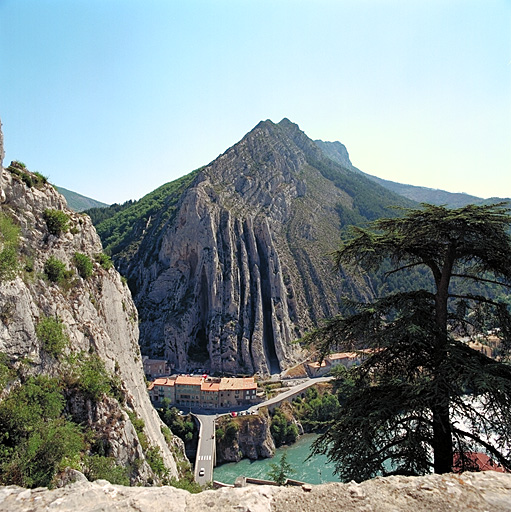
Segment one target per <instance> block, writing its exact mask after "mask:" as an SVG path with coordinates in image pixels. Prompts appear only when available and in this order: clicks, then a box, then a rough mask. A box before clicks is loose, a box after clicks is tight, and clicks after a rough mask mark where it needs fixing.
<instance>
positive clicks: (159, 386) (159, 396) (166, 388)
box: [149, 377, 176, 405]
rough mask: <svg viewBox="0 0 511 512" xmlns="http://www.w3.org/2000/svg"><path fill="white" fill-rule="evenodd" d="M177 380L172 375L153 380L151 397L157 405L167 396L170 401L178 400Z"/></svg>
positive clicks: (150, 390) (150, 391)
mask: <svg viewBox="0 0 511 512" xmlns="http://www.w3.org/2000/svg"><path fill="white" fill-rule="evenodd" d="M175 384H176V380H175V379H173V378H171V377H161V378H159V379H155V380H154V381H153V382H151V385H150V386H149V397H150V399H151V402H153V403H154V404H155V405H161V404H162V402H163V399H164V398H166V399H167V400H168V401H169V402H170V403H174V402H175V401H176V386H175Z"/></svg>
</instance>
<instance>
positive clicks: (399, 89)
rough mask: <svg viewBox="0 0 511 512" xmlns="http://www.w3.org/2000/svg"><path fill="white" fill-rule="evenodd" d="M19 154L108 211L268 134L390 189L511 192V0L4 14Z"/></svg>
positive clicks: (41, 9)
mask: <svg viewBox="0 0 511 512" xmlns="http://www.w3.org/2000/svg"><path fill="white" fill-rule="evenodd" d="M0 77H1V78H0V118H1V120H2V124H3V126H2V128H3V133H4V145H5V152H6V158H5V161H4V165H8V163H9V162H10V161H11V160H15V159H16V160H21V161H23V162H24V163H25V164H26V165H27V167H28V168H29V169H30V170H33V171H38V172H40V173H42V174H44V175H45V176H48V177H49V179H50V181H51V182H52V183H54V184H56V185H59V186H62V187H64V188H67V189H70V190H73V191H75V192H78V193H80V194H83V195H85V196H88V197H92V198H94V199H97V200H99V201H102V202H105V203H114V202H117V203H122V202H124V201H126V200H128V199H139V198H140V197H142V196H143V195H145V194H147V193H149V192H151V191H152V190H154V189H156V188H157V187H159V186H160V185H163V184H164V183H167V182H169V181H172V180H174V179H177V178H179V177H181V176H183V175H185V174H187V173H189V172H190V171H192V170H194V169H196V168H197V167H200V166H202V165H205V164H207V163H209V162H211V161H212V160H214V159H215V158H216V157H217V156H218V155H220V154H222V153H223V152H224V151H225V150H226V149H228V148H229V147H231V146H232V145H234V144H235V143H236V142H238V141H239V140H240V139H241V138H242V137H243V136H244V135H245V134H246V133H247V132H248V131H250V130H251V129H252V128H253V127H254V126H256V125H257V123H258V122H259V121H261V120H265V119H271V120H272V121H274V122H279V121H280V120H281V119H282V118H284V117H287V118H289V119H290V120H291V121H293V122H294V123H297V124H298V125H299V126H300V128H301V129H302V130H303V131H304V132H305V133H306V134H307V135H308V136H309V137H311V138H312V139H322V140H326V141H340V142H342V143H343V144H344V145H345V146H346V147H347V149H348V152H349V154H350V158H351V161H352V163H353V164H354V165H355V166H356V167H358V168H359V169H361V170H362V171H364V172H367V173H369V174H373V175H376V176H379V177H381V178H385V179H389V180H393V181H397V182H400V183H408V184H413V185H420V186H426V187H431V188H438V189H443V190H448V191H450V192H466V193H468V194H472V195H475V196H478V197H485V198H486V197H495V196H498V197H510V196H511V0H477V1H476V0H428V1H424V0H421V1H415V0H401V1H399V0H308V1H305V0H137V1H136V0H72V1H70V0H0Z"/></svg>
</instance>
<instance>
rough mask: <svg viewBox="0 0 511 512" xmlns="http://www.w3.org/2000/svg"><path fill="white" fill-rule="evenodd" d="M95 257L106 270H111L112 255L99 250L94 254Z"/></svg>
mask: <svg viewBox="0 0 511 512" xmlns="http://www.w3.org/2000/svg"><path fill="white" fill-rule="evenodd" d="M94 259H95V260H96V261H97V262H98V263H99V264H100V265H101V267H103V268H104V269H105V270H109V269H111V268H112V266H113V263H112V259H111V258H110V256H108V255H107V254H105V253H103V252H98V253H97V254H95V255H94Z"/></svg>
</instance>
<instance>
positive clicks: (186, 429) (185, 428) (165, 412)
mask: <svg viewBox="0 0 511 512" xmlns="http://www.w3.org/2000/svg"><path fill="white" fill-rule="evenodd" d="M158 414H159V415H160V418H161V419H162V421H163V422H164V423H165V425H167V427H169V428H170V430H171V431H172V432H173V433H174V434H175V435H176V436H177V437H179V438H181V439H182V440H183V441H184V442H185V443H189V442H190V441H191V440H192V439H193V436H194V432H195V426H194V423H193V421H192V420H191V417H190V416H181V415H180V414H179V409H177V408H176V407H170V405H169V401H168V399H167V398H164V399H163V401H162V407H161V408H159V409H158Z"/></svg>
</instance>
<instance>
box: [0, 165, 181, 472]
mask: <svg viewBox="0 0 511 512" xmlns="http://www.w3.org/2000/svg"><path fill="white" fill-rule="evenodd" d="M23 172H27V173H28V171H23ZM2 180H3V185H4V187H3V189H4V192H5V202H4V203H3V205H2V211H3V212H4V213H5V214H7V215H8V216H9V217H11V218H12V219H13V220H14V222H15V224H17V225H18V226H19V227H20V230H21V235H20V246H19V252H20V258H19V260H20V263H21V266H22V269H21V271H20V272H18V275H17V277H16V278H15V279H13V280H5V281H2V282H0V352H3V353H5V354H7V356H8V357H9V359H10V360H11V361H18V362H19V364H20V365H22V364H23V365H24V366H23V367H24V371H25V372H28V373H29V374H47V375H50V376H52V375H56V374H58V373H62V371H64V370H63V368H62V366H61V361H60V360H59V358H56V357H54V356H52V355H51V354H49V353H48V352H47V351H45V350H44V349H43V347H42V344H41V342H40V341H39V340H38V337H37V334H36V326H37V324H38V322H39V321H40V320H41V319H42V318H43V317H58V318H59V319H60V320H61V321H62V323H63V325H64V326H65V332H66V335H67V337H68V338H69V346H68V347H67V348H66V349H65V351H66V354H67V355H70V354H80V353H82V354H97V355H98V356H99V357H100V358H101V360H102V361H103V362H104V363H105V366H106V369H107V370H108V371H109V372H110V373H111V374H112V375H116V376H117V378H118V379H119V381H120V382H121V385H122V392H123V393H124V395H125V404H124V405H121V404H120V403H119V402H118V401H117V400H115V399H113V398H105V399H104V400H103V401H102V402H100V403H91V402H90V401H87V400H85V399H83V397H79V396H78V397H70V398H69V400H68V412H69V413H70V414H71V415H72V416H74V417H77V418H79V419H80V420H81V421H84V422H85V424H88V425H89V426H91V427H92V428H94V429H96V431H98V432H99V433H100V435H101V436H102V438H103V439H105V441H107V442H108V445H109V447H110V454H111V455H113V456H115V458H116V459H117V461H118V462H119V463H121V464H124V465H127V464H131V465H132V466H133V467H138V470H137V472H136V473H137V474H136V475H135V477H134V478H135V481H140V482H147V481H148V480H152V479H154V475H153V472H152V470H151V468H150V467H149V465H148V463H147V462H146V460H145V457H144V452H143V450H142V448H141V446H140V442H139V439H138V437H137V433H136V431H135V428H134V426H133V424H132V421H131V420H130V418H129V417H128V414H127V412H130V413H132V414H134V415H135V416H136V417H138V418H140V419H142V420H143V422H144V424H145V427H144V432H145V435H146V436H147V439H148V442H149V444H150V445H151V446H154V447H156V448H157V449H159V450H160V453H161V456H162V457H163V460H164V462H165V465H166V466H167V468H168V469H169V472H170V473H169V474H170V476H174V477H177V476H178V471H177V467H176V462H175V460H174V457H173V455H172V453H171V449H170V448H169V446H168V445H167V442H166V441H165V438H164V436H163V435H162V432H161V429H160V427H161V425H162V423H161V421H160V419H159V417H158V415H157V413H156V412H155V410H154V408H153V407H152V405H151V403H150V401H149V398H148V395H147V391H146V384H145V378H144V374H143V369H142V361H141V356H140V349H139V346H138V335H139V332H138V314H137V310H136V308H135V305H134V303H133V300H132V298H131V294H130V291H129V289H128V287H127V286H126V285H125V284H124V283H123V282H122V280H121V277H120V275H119V274H118V272H117V271H116V270H115V269H114V268H113V267H112V268H110V269H105V268H104V267H103V266H102V265H101V264H100V263H98V262H96V261H95V256H97V255H98V254H100V253H101V252H102V245H101V242H100V239H99V237H98V235H97V233H96V231H95V229H94V227H93V225H92V223H91V221H90V218H89V217H88V216H85V215H81V214H77V213H74V212H73V211H71V210H69V209H68V208H67V207H66V202H65V199H64V198H63V196H61V195H60V194H59V193H58V192H57V191H56V190H55V189H54V188H53V187H52V186H51V185H49V184H39V185H38V186H28V185H27V183H25V182H24V181H23V179H20V178H19V176H18V175H16V174H13V173H11V172H9V170H3V177H2ZM45 210H59V211H62V212H65V214H66V215H67V216H68V218H69V222H68V224H69V228H70V229H68V230H67V231H66V232H63V233H61V234H60V235H59V236H56V235H54V234H51V233H50V232H49V230H48V227H47V224H46V221H45V217H44V212H45ZM75 253H81V254H84V255H86V256H87V257H88V258H89V259H90V260H91V261H93V262H94V263H93V265H94V268H93V272H92V275H91V276H90V277H88V278H86V279H83V278H82V277H80V276H79V274H78V273H76V269H75V265H74V260H73V258H74V255H75ZM50 257H54V258H57V259H58V260H59V261H60V262H62V263H64V264H65V265H66V268H67V269H68V270H70V271H71V270H73V272H71V274H72V276H71V277H70V278H69V280H68V284H67V285H66V286H61V285H59V284H57V283H52V282H49V281H48V280H47V279H44V278H43V275H44V265H45V262H47V261H48V259H49V258H50ZM176 449H177V451H179V449H180V448H179V447H177V448H176Z"/></svg>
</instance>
